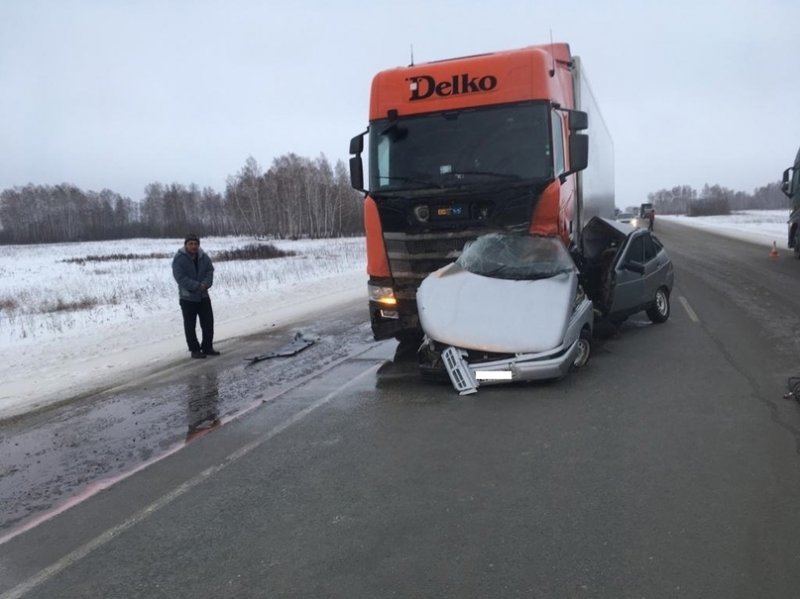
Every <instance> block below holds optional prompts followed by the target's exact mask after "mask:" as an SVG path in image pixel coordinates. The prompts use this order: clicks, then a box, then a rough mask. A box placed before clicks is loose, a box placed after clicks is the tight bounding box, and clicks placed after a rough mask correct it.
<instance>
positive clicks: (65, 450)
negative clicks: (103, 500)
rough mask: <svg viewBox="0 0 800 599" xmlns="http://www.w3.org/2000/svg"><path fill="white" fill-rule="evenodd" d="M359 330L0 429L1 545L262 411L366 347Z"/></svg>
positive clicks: (214, 365)
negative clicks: (91, 490) (87, 493)
mask: <svg viewBox="0 0 800 599" xmlns="http://www.w3.org/2000/svg"><path fill="white" fill-rule="evenodd" d="M351 330H352V327H351ZM367 332H368V331H366V330H364V329H363V327H362V328H359V329H357V330H355V331H352V332H349V333H346V334H343V335H329V336H327V337H326V336H318V342H317V343H316V344H315V345H314V346H312V347H310V348H309V349H308V350H306V351H304V352H302V353H300V354H298V355H296V356H293V357H290V358H278V359H275V360H268V361H265V362H261V363H259V364H256V365H252V366H250V365H246V364H245V363H244V362H242V363H241V364H235V363H232V362H230V361H224V360H217V359H215V360H214V361H211V360H207V361H206V362H204V364H203V369H202V370H201V369H197V368H192V369H191V370H188V369H187V371H186V372H181V371H178V372H177V373H176V374H171V375H168V376H169V378H170V379H173V380H165V381H161V382H155V383H147V384H145V385H143V386H140V387H135V388H130V389H126V390H124V391H120V392H116V393H101V394H98V395H97V396H94V397H91V398H88V399H86V400H81V401H79V402H77V403H76V404H74V405H67V406H64V407H61V408H58V409H56V410H53V411H50V412H46V413H43V414H38V415H32V416H30V417H28V418H24V419H22V420H20V421H18V422H12V423H7V424H5V425H3V427H2V428H1V429H0V537H2V536H4V534H7V533H9V532H10V531H11V530H12V529H15V528H17V527H19V526H20V525H22V524H23V523H25V522H27V521H30V520H32V519H33V518H36V517H37V516H41V515H42V514H43V513H45V512H48V511H50V510H52V509H53V508H54V507H56V506H58V505H59V504H63V503H64V502H66V501H68V500H69V499H70V498H72V497H74V496H76V495H77V494H79V493H81V492H82V491H83V490H84V489H86V488H88V487H89V486H90V485H92V484H96V483H97V482H98V481H104V480H107V479H112V478H116V477H119V476H120V475H122V474H124V473H126V472H130V471H131V470H133V469H134V468H136V467H137V466H139V465H141V464H142V463H144V462H146V461H148V460H151V459H153V458H155V457H156V456H160V455H163V454H165V453H167V452H169V451H171V450H174V449H175V447H176V446H178V445H182V444H185V443H187V442H190V441H193V440H195V439H197V438H198V437H200V436H202V435H205V434H207V433H208V432H210V431H212V430H213V429H215V428H216V427H218V426H220V424H221V423H224V422H225V421H226V419H227V420H229V419H231V418H232V417H234V416H235V415H237V414H241V413H242V412H245V411H248V410H249V409H252V408H253V407H255V406H258V405H261V404H262V403H263V402H264V401H265V398H266V399H268V398H270V397H273V396H274V395H275V394H276V393H277V392H278V391H279V390H281V389H282V388H285V387H287V386H289V385H291V384H292V383H294V382H296V381H297V380H298V379H301V378H302V377H305V376H309V375H311V374H312V373H313V372H315V371H318V370H319V369H320V368H322V367H324V366H325V365H326V364H329V363H331V362H334V361H336V360H339V359H341V358H343V357H345V356H347V355H349V353H352V352H353V351H354V348H357V347H363V346H364V345H365V344H368V343H369V342H370V341H371V338H370V336H369V335H368V334H367ZM280 341H281V342H282V341H285V339H281V340H280ZM261 343H262V345H263V340H262V342H261ZM280 344H281V343H280V342H276V344H275V345H276V347H277V346H279V345H280Z"/></svg>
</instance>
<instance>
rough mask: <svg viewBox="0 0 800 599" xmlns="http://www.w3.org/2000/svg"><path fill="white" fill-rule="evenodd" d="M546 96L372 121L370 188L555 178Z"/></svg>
mask: <svg viewBox="0 0 800 599" xmlns="http://www.w3.org/2000/svg"><path fill="white" fill-rule="evenodd" d="M549 114H550V110H549V106H548V104H547V102H526V103H523V104H513V105H501V106H491V107H483V108H470V109H463V110H456V111H449V112H440V113H433V114H426V115H419V116H411V117H405V118H404V117H400V118H398V119H396V120H394V121H389V120H386V119H383V120H378V121H373V122H372V123H370V139H369V152H370V153H369V171H370V191H383V190H386V191H389V190H404V189H426V188H444V187H451V186H463V185H471V184H473V183H485V182H486V181H497V180H509V181H517V180H523V179H538V180H546V179H549V178H552V172H553V156H552V148H551V143H550V125H549Z"/></svg>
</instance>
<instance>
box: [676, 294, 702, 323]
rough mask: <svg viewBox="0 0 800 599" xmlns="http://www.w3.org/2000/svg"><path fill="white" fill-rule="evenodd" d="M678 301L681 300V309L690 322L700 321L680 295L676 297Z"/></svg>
mask: <svg viewBox="0 0 800 599" xmlns="http://www.w3.org/2000/svg"><path fill="white" fill-rule="evenodd" d="M678 299H679V300H681V303H682V304H683V309H684V310H686V313H687V314H688V315H689V318H690V319H691V320H692V322H700V319H699V318H698V317H697V314H696V313H695V311H694V310H692V307H691V306H690V305H689V302H688V301H687V300H686V298H685V297H683V296H682V295H681V296H679V297H678Z"/></svg>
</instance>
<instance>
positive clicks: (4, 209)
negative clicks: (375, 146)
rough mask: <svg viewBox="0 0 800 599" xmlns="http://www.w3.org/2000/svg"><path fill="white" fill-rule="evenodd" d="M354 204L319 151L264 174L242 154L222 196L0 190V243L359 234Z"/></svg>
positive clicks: (180, 190) (164, 190)
mask: <svg viewBox="0 0 800 599" xmlns="http://www.w3.org/2000/svg"><path fill="white" fill-rule="evenodd" d="M362 202H363V198H362V196H361V194H360V193H358V192H356V191H355V190H353V189H352V188H351V187H350V177H349V173H348V171H347V168H346V167H345V165H344V163H342V161H338V162H337V163H336V165H335V166H334V167H331V165H330V163H329V162H328V160H327V159H326V158H325V156H324V155H321V156H320V157H319V158H317V159H315V160H311V159H308V158H303V157H300V156H297V155H295V154H287V155H285V156H281V157H279V158H276V159H275V160H274V161H273V163H272V166H271V167H270V168H269V170H267V171H266V172H264V171H263V169H262V168H261V167H260V166H259V164H258V162H256V160H255V159H254V158H252V157H250V158H248V159H247V160H246V161H245V164H244V166H243V167H242V169H241V170H240V171H239V172H238V173H236V174H235V175H231V176H229V177H228V179H227V182H226V188H225V193H224V195H223V194H220V193H218V192H217V191H215V190H214V189H212V188H210V187H206V188H204V189H202V190H201V189H200V188H199V187H198V186H197V185H195V184H190V185H188V186H186V185H182V184H178V183H172V184H163V183H150V184H149V185H147V186H146V187H145V190H144V198H143V199H142V200H141V201H138V202H136V201H133V200H131V199H130V198H127V197H123V196H121V195H120V194H118V193H115V192H113V191H111V190H107V189H105V190H103V191H101V192H99V193H97V192H93V191H83V190H81V189H79V188H78V187H76V186H75V185H71V184H66V183H65V184H62V185H55V186H49V185H32V184H30V185H26V186H24V187H14V188H12V189H6V190H4V191H2V192H0V243H6V244H8V243H53V242H63V241H91V240H102V239H126V238H131V237H183V236H184V235H185V234H186V233H187V232H189V231H192V232H195V233H197V234H198V235H203V236H208V235H241V234H246V235H254V236H263V237H272V238H299V237H311V238H322V237H338V236H349V235H359V234H362V232H363V227H362V217H361V206H362Z"/></svg>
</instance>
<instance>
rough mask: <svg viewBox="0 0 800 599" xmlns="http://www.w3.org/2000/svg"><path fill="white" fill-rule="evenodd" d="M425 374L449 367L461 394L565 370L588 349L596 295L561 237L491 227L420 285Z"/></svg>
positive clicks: (584, 356) (582, 360) (580, 363)
mask: <svg viewBox="0 0 800 599" xmlns="http://www.w3.org/2000/svg"><path fill="white" fill-rule="evenodd" d="M417 306H418V310H419V317H420V323H421V325H422V329H423V331H424V333H425V338H424V341H423V344H422V347H421V348H420V352H419V358H420V368H421V370H422V372H423V373H436V372H441V371H442V369H444V370H446V372H447V374H448V375H449V377H450V380H451V382H452V383H453V386H454V387H455V388H456V390H457V391H459V393H461V394H462V395H463V394H467V393H474V392H475V391H476V390H477V388H478V387H479V386H480V385H485V384H493V383H501V382H508V381H522V380H535V379H549V378H558V377H561V376H564V375H565V374H566V373H567V372H568V371H569V369H570V368H572V367H580V366H583V365H584V364H586V362H587V361H588V359H589V355H590V353H591V338H592V326H593V311H592V302H591V301H590V300H589V299H588V297H587V296H586V294H585V293H584V291H583V288H582V286H581V285H580V283H579V277H578V269H577V267H576V265H575V262H574V261H573V260H572V257H571V256H570V254H569V252H567V250H566V248H565V247H564V245H563V243H562V242H561V240H560V239H558V238H554V237H541V236H535V235H528V234H508V233H490V234H487V235H484V236H482V237H479V238H478V239H476V240H475V241H473V242H471V243H468V244H467V245H466V246H465V248H464V251H463V252H462V254H461V256H460V257H459V258H458V260H457V261H456V262H454V263H452V264H449V265H447V266H445V267H443V268H440V269H439V270H437V271H435V272H433V273H431V274H430V275H428V277H426V278H425V280H424V281H423V282H422V284H421V285H420V288H419V290H418V291H417Z"/></svg>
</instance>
